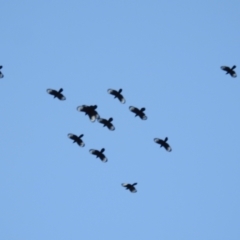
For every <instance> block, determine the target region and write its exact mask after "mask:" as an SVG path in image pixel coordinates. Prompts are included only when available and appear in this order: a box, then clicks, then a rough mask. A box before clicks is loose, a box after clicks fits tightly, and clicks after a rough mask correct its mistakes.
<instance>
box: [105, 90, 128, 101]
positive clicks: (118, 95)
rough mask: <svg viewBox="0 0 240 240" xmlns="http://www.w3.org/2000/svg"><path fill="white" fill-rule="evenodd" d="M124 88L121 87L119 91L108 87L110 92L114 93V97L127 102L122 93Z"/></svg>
mask: <svg viewBox="0 0 240 240" xmlns="http://www.w3.org/2000/svg"><path fill="white" fill-rule="evenodd" d="M121 92H122V89H121V88H120V89H119V90H118V91H116V90H114V89H108V93H109V94H112V95H113V96H114V98H117V99H118V100H119V101H120V102H121V103H125V102H126V100H125V99H124V97H123V95H122V94H121Z"/></svg>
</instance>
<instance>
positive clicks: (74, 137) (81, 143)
mask: <svg viewBox="0 0 240 240" xmlns="http://www.w3.org/2000/svg"><path fill="white" fill-rule="evenodd" d="M83 136H84V135H83V134H81V135H79V136H77V135H75V134H72V133H69V134H68V137H69V138H70V139H72V140H73V143H75V142H76V143H77V144H78V145H79V146H80V147H84V146H85V143H84V142H83V140H82V139H81V138H82V137H83Z"/></svg>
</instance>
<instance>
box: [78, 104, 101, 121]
mask: <svg viewBox="0 0 240 240" xmlns="http://www.w3.org/2000/svg"><path fill="white" fill-rule="evenodd" d="M96 109H97V105H91V106H87V105H82V106H79V107H77V110H78V111H79V112H85V115H88V116H89V118H90V120H91V122H95V120H96V119H99V118H100V116H99V114H98V112H97V111H96Z"/></svg>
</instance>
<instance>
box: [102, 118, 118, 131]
mask: <svg viewBox="0 0 240 240" xmlns="http://www.w3.org/2000/svg"><path fill="white" fill-rule="evenodd" d="M112 120H113V118H109V119H108V120H107V119H104V118H99V119H98V122H99V123H101V124H103V127H106V126H107V128H108V129H109V130H111V131H113V130H115V127H114V126H113V124H112V123H111V122H112Z"/></svg>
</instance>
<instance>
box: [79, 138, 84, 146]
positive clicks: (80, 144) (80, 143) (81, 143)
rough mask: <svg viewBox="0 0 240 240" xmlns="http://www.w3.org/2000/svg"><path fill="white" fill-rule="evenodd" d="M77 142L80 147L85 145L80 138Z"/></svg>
mask: <svg viewBox="0 0 240 240" xmlns="http://www.w3.org/2000/svg"><path fill="white" fill-rule="evenodd" d="M77 144H78V145H79V146H80V147H84V146H85V143H84V142H83V141H82V140H81V139H79V140H78V141H77Z"/></svg>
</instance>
